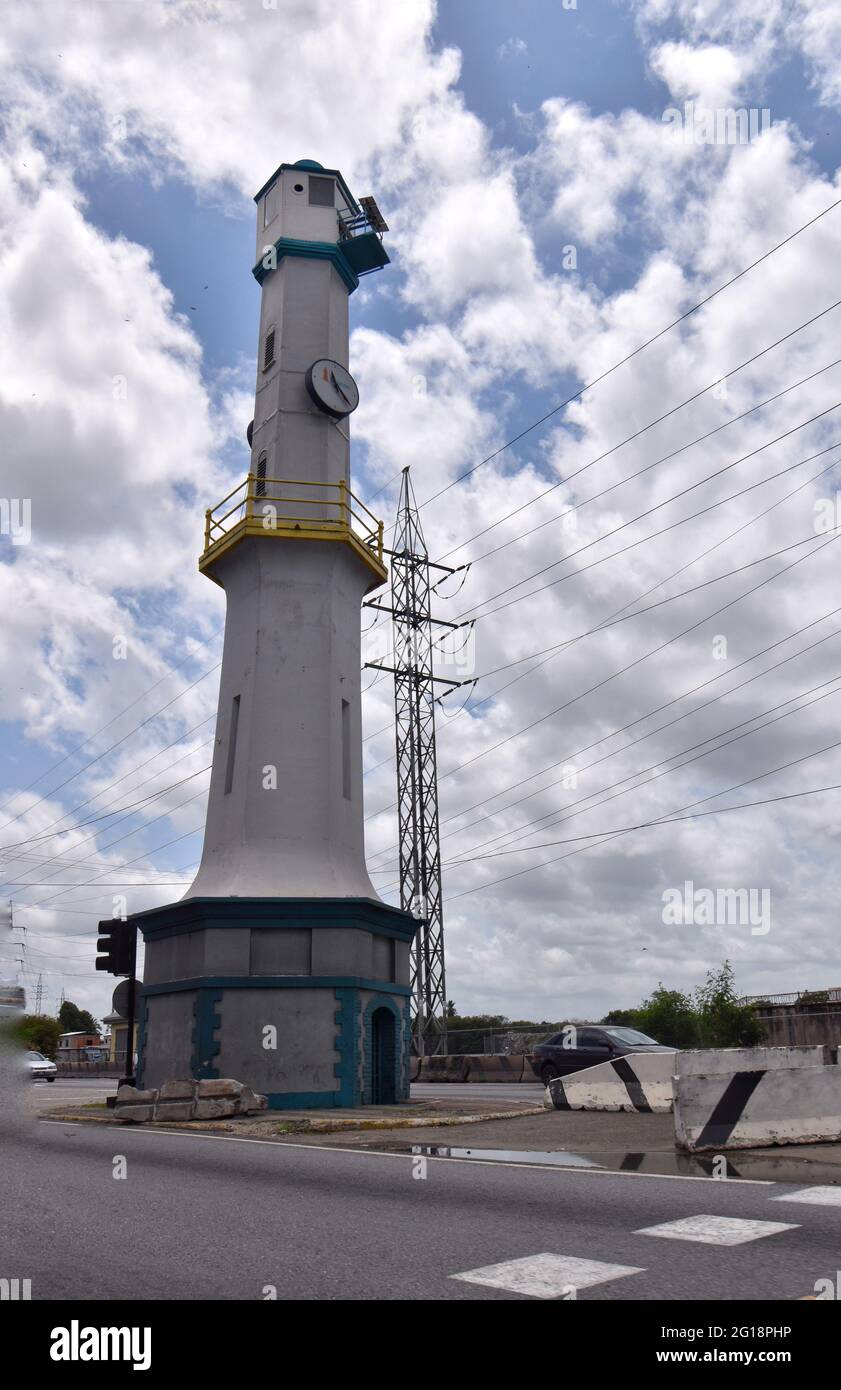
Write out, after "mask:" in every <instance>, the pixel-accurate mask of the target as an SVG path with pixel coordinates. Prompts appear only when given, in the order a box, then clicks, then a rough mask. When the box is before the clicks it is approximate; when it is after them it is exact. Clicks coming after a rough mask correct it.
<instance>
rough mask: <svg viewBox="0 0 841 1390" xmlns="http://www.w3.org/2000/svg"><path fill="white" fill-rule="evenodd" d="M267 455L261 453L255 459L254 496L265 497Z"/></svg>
mask: <svg viewBox="0 0 841 1390" xmlns="http://www.w3.org/2000/svg"><path fill="white" fill-rule="evenodd" d="M267 464H268V455H267V454H265V453H263V454H261V455H260V457H259V458H258V460H257V486H256V487H255V489H254V493H255V496H257V497H265V495H266V468H267Z"/></svg>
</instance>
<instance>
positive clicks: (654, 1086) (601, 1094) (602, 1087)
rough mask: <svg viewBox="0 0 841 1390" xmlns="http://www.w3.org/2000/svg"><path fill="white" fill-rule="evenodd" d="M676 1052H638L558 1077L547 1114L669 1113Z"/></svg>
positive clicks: (548, 1097)
mask: <svg viewBox="0 0 841 1390" xmlns="http://www.w3.org/2000/svg"><path fill="white" fill-rule="evenodd" d="M675 1056H676V1054H675V1053H674V1052H648V1053H645V1052H635V1053H632V1054H631V1055H630V1056H628V1057H614V1058H613V1060H612V1061H610V1062H599V1063H598V1064H597V1065H596V1066H595V1067H586V1068H585V1069H584V1070H583V1071H576V1072H572V1073H571V1074H570V1075H569V1076H558V1077H556V1078H555V1079H554V1081H550V1082H549V1085H548V1086H547V1087H546V1092H545V1095H544V1099H543V1104H544V1106H545V1107H546V1109H547V1110H628V1111H632V1112H634V1113H635V1114H638V1115H642V1114H648V1113H650V1112H652V1111H657V1112H658V1113H668V1111H670V1110H671V1108H672V1100H673V1084H674V1082H673V1076H674V1070H675Z"/></svg>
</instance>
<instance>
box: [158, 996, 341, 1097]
mask: <svg viewBox="0 0 841 1390" xmlns="http://www.w3.org/2000/svg"><path fill="white" fill-rule="evenodd" d="M216 1012H217V1014H218V1016H219V1019H220V1021H221V1025H222V1026H221V1028H220V1029H219V1030H218V1032H219V1038H220V1040H221V1045H220V1049H219V1053H218V1056H217V1058H216V1061H215V1070H216V1071H217V1072H218V1074H219V1076H231V1077H235V1078H236V1080H237V1081H244V1082H245V1083H246V1084H247V1085H248V1086H250V1087H251V1089H252V1090H254V1091H258V1092H259V1093H261V1094H267V1093H270V1092H277V1091H292V1092H295V1091H338V1089H339V1079H338V1077H337V1076H336V1073H335V1064H336V1063H337V1062H338V1061H339V1060H340V1053H339V1050H338V1048H336V1047H335V1045H334V1046H333V1047H332V1048H330V1047H329V1046H328V1045H327V1042H326V1040H328V1039H332V1040H333V1041H334V1044H335V1041H336V1034H337V1029H336V996H335V991H334V990H326V989H320V990H318V989H261V990H250V989H229V990H225V991H223V995H222V999H221V1002H220V1003H219V1004H218V1005H217V1008H216ZM267 1025H274V1027H275V1028H276V1029H277V1048H276V1049H266V1048H264V1047H263V1036H264V1035H263V1029H264V1028H265V1027H266V1026H267ZM145 1084H147V1083H146V1081H145V1078H144V1085H145Z"/></svg>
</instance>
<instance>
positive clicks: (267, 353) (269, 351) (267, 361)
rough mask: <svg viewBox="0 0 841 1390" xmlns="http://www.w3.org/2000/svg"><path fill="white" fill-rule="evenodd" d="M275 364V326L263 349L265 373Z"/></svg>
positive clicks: (269, 332)
mask: <svg viewBox="0 0 841 1390" xmlns="http://www.w3.org/2000/svg"><path fill="white" fill-rule="evenodd" d="M273 362H274V324H272V326H271V328H270V329H269V330H268V332H267V334H266V342H265V345H264V347H263V371H265V370H266V368H267V367H270V366H271V365H272V363H273Z"/></svg>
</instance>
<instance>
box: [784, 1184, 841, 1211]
mask: <svg viewBox="0 0 841 1390" xmlns="http://www.w3.org/2000/svg"><path fill="white" fill-rule="evenodd" d="M771 1201H772V1202H807V1203H808V1204H809V1205H810V1206H816V1207H841V1187H803V1188H801V1189H800V1191H799V1192H783V1193H782V1194H781V1196H779V1197H772V1198H771Z"/></svg>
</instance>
